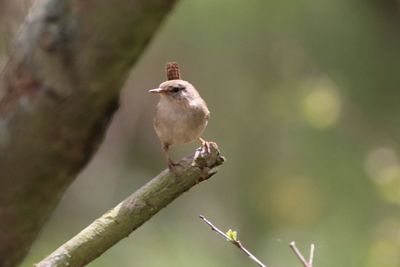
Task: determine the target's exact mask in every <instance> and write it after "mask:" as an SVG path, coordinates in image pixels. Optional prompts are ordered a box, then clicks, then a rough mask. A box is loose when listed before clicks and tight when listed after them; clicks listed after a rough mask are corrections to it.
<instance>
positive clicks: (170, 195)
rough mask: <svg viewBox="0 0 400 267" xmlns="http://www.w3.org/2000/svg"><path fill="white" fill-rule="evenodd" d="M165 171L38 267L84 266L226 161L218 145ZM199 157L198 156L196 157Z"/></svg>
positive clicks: (208, 176) (212, 144)
mask: <svg viewBox="0 0 400 267" xmlns="http://www.w3.org/2000/svg"><path fill="white" fill-rule="evenodd" d="M210 145H211V146H210V148H211V150H210V153H205V152H200V153H199V152H197V153H195V154H194V155H192V156H189V157H186V158H184V159H183V160H181V161H180V162H179V164H180V165H179V166H177V167H176V168H175V169H174V170H173V171H170V170H168V169H167V170H165V171H163V172H161V173H160V174H159V175H158V176H156V177H155V178H153V179H152V180H151V181H150V182H148V183H147V184H146V185H144V186H143V187H142V188H140V189H139V190H137V191H136V192H135V193H133V194H132V195H131V196H129V197H128V198H127V199H125V200H124V201H122V202H121V203H120V204H118V205H117V206H116V207H115V208H113V209H111V210H110V211H108V212H107V213H106V214H104V215H103V216H102V217H100V218H99V219H97V220H95V221H94V222H93V223H92V224H91V225H89V226H88V227H86V228H85V229H84V230H82V231H81V232H80V233H79V234H77V235H76V236H75V237H73V238H72V239H71V240H69V241H68V242H66V243H65V244H64V245H62V246H61V247H59V248H58V249H57V250H56V251H54V252H53V253H52V254H51V255H50V256H48V257H47V258H45V259H44V260H42V261H41V262H39V263H38V264H37V265H36V267H57V266H70V267H74V266H84V265H86V264H88V263H89V262H91V261H92V260H94V259H95V258H97V257H98V256H100V255H101V254H102V253H104V252H105V251H106V250H107V249H109V248H110V247H112V246H113V245H114V244H115V243H117V242H118V241H120V240H121V239H123V238H125V237H127V236H128V235H129V234H130V233H131V232H132V231H134V230H135V229H137V228H138V227H139V226H141V225H142V224H143V223H144V222H146V221H147V220H149V219H150V218H151V217H152V216H153V215H154V214H156V213H157V212H158V211H160V210H161V209H162V208H163V207H165V206H166V205H168V204H169V203H170V202H172V201H173V200H174V199H176V198H177V197H178V196H180V195H181V194H183V193H184V192H186V191H187V190H189V189H190V188H191V187H193V186H195V185H196V184H198V183H199V182H202V181H204V180H207V179H208V178H210V177H211V176H212V175H213V174H215V173H216V170H215V169H214V168H215V167H216V166H218V165H221V164H222V162H223V161H224V158H223V157H222V156H221V155H220V153H219V151H218V148H217V146H216V144H215V143H210ZM195 155H196V156H195Z"/></svg>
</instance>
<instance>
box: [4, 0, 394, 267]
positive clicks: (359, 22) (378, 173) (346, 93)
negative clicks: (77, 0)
mask: <svg viewBox="0 0 400 267" xmlns="http://www.w3.org/2000/svg"><path fill="white" fill-rule="evenodd" d="M17 2H18V1H16V2H15V3H17ZM26 2H27V1H22V2H21V1H19V2H18V3H19V4H18V5H16V6H14V7H12V8H10V7H8V9H5V7H4V6H3V13H2V15H1V16H2V19H1V20H2V28H1V30H2V33H3V36H5V38H4V39H5V40H7V38H8V37H9V36H12V32H13V31H14V29H15V28H16V27H15V25H16V24H15V23H16V22H18V21H19V20H20V19H21V18H22V17H23V15H24V12H26V10H27V8H25V7H26V5H27V4H26ZM399 7H400V4H399V2H398V1H396V0H363V1H360V0H303V1H294V0H286V1H278V0H270V1H262V0H259V1H255V0H254V1H228V0H221V1H211V0H183V1H180V2H179V3H178V5H177V7H176V9H175V10H174V12H173V13H172V14H171V15H170V16H169V18H168V19H167V20H166V21H165V23H164V25H163V26H162V28H161V29H160V30H159V32H158V34H157V35H156V36H155V38H154V39H153V40H152V42H151V44H150V45H149V47H148V48H147V50H146V52H145V53H144V54H143V56H142V58H141V59H140V61H139V62H138V63H137V64H136V65H135V66H134V68H133V69H132V73H131V76H130V78H129V80H128V81H127V82H126V85H125V87H124V89H123V91H122V94H121V99H120V102H121V108H120V110H119V111H118V113H117V114H116V115H115V117H114V119H113V122H112V125H111V126H110V128H109V130H108V133H107V136H106V138H105V140H104V142H103V144H102V146H101V147H100V149H99V151H98V153H97V155H96V156H95V157H94V158H93V160H92V161H91V163H90V164H89V165H88V166H87V167H86V169H85V170H84V171H83V172H82V174H81V175H80V176H79V177H78V179H77V180H76V181H75V183H74V184H73V185H72V186H71V187H70V188H69V190H68V192H67V194H66V195H65V196H64V198H63V200H62V202H61V204H60V205H59V207H58V208H57V210H56V212H55V213H54V214H53V216H52V217H51V219H50V220H49V222H48V223H47V226H46V227H45V228H44V229H43V231H42V232H41V234H40V237H39V239H38V240H37V242H36V243H35V245H34V246H33V247H32V250H31V253H30V255H29V257H28V258H27V259H26V261H25V262H24V263H23V264H22V266H23V267H25V266H26V267H27V266H32V264H33V263H34V262H37V261H39V260H40V259H42V258H43V257H44V256H46V255H47V254H49V253H50V252H52V251H53V250H54V249H55V248H57V247H58V246H59V245H61V244H62V243H64V242H65V241H66V240H68V239H69V238H70V237H72V236H73V235H75V234H76V233H78V232H79V231H80V230H81V229H83V228H84V227H85V226H86V225H88V224H89V223H91V222H92V221H93V220H94V219H95V218H97V217H99V216H100V215H101V214H102V213H104V212H105V211H107V210H108V209H110V208H111V207H113V206H115V205H116V204H117V203H118V202H120V201H121V200H122V199H124V198H125V197H126V196H128V195H129V194H130V193H131V192H133V191H135V190H136V189H138V188H139V187H140V186H141V185H143V184H144V183H145V182H147V181H148V180H149V179H150V178H151V177H152V176H154V175H156V174H157V173H158V172H159V171H160V170H161V169H163V168H164V167H165V162H164V158H163V153H162V152H161V149H160V144H159V141H158V139H157V137H156V135H155V133H154V130H153V128H152V118H153V115H154V111H155V105H156V102H157V99H156V97H154V96H153V95H150V94H148V93H147V89H150V88H154V87H156V86H158V84H159V83H161V82H162V81H163V80H164V79H165V77H164V64H165V62H167V61H171V60H174V61H175V60H176V61H178V62H179V63H180V65H181V69H182V75H183V78H184V79H187V80H189V81H191V82H192V83H193V84H194V85H195V86H196V87H197V88H198V90H199V91H200V93H201V94H202V96H203V98H204V99H205V100H206V101H207V103H208V105H209V108H210V110H211V113H212V114H211V120H210V123H209V125H208V128H207V130H206V132H205V134H204V138H205V139H207V140H213V141H216V142H217V143H218V144H219V146H220V148H221V150H222V152H223V154H224V155H225V156H226V158H227V159H228V160H227V162H226V163H225V164H224V165H223V166H222V167H221V168H220V170H219V173H218V174H217V175H216V176H214V177H213V178H212V179H210V180H209V181H207V182H205V183H202V184H200V185H198V186H196V187H195V188H193V189H192V190H191V191H190V192H189V193H186V194H185V195H183V196H182V197H180V198H179V199H177V201H175V202H174V203H173V204H171V205H170V206H168V207H167V208H165V209H164V210H163V211H162V212H160V213H159V214H157V215H156V216H155V217H154V218H153V219H152V220H150V221H149V222H148V223H146V224H145V225H143V226H142V227H141V228H139V229H138V230H137V231H135V232H134V233H133V234H131V235H130V236H129V238H127V239H125V240H123V241H122V242H120V243H119V244H117V245H116V246H115V247H113V248H112V249H110V250H109V251H108V252H107V253H105V254H104V255H103V256H101V257H100V258H99V259H97V260H96V261H94V262H93V263H91V264H90V265H89V266H93V267H95V266H97V267H103V266H146V267H153V266H154V267H155V266H164V267H167V266H174V267H175V266H194V267H196V266H199V267H200V266H255V265H254V263H253V262H251V261H250V260H249V259H248V258H246V256H245V255H242V253H241V252H240V251H238V250H237V249H236V248H235V247H233V246H232V245H230V244H228V243H227V242H225V241H224V240H223V239H221V238H220V237H219V236H217V235H216V234H215V233H213V232H211V231H210V229H209V228H208V227H207V226H206V225H205V224H203V223H202V222H201V221H200V220H199V219H198V215H199V214H203V215H205V216H206V217H207V218H209V219H210V220H211V221H213V222H214V223H215V224H216V225H217V226H219V227H221V228H222V229H224V230H227V229H228V228H232V229H235V230H238V232H239V239H240V240H241V241H242V242H243V243H244V244H245V245H246V246H247V247H248V248H249V249H250V250H251V251H252V252H253V253H254V254H255V255H256V256H258V257H259V258H260V259H261V260H262V261H263V262H264V263H266V264H267V265H268V266H272V267H283V266H301V265H300V263H299V262H298V260H297V259H296V258H295V257H294V256H293V254H292V252H291V251H290V249H289V248H288V243H289V242H290V241H292V240H295V241H296V242H297V244H298V245H299V247H300V249H301V250H302V251H304V253H305V254H307V251H308V248H309V244H310V243H311V242H313V243H315V244H316V255H315V264H314V266H315V267H318V266H324V267H330V266H332V267H333V266H335V267H336V266H351V267H353V266H354V267H356V266H363V267H397V266H400V209H399V205H400V161H399V160H400V159H399V153H400V120H399V114H400V104H399V102H400V91H399V88H398V87H399V84H400V73H399V70H400V49H399V47H400V8H399ZM5 10H7V12H5ZM21 10H22V11H21ZM6 21H8V23H9V24H7V23H5V22H6ZM6 43H7V42H5V41H4V42H2V45H0V49H1V51H2V54H3V62H4V58H5V57H4V55H5V54H7V45H5V44H6ZM0 61H1V60H0ZM196 145H197V144H192V145H187V146H183V147H180V148H177V149H174V152H173V154H174V158H179V157H181V156H183V155H185V154H188V153H191V152H192V151H193V149H194V148H195V147H196Z"/></svg>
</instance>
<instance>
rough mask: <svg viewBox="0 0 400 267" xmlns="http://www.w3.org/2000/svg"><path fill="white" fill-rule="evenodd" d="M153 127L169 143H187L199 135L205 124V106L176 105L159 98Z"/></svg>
mask: <svg viewBox="0 0 400 267" xmlns="http://www.w3.org/2000/svg"><path fill="white" fill-rule="evenodd" d="M156 112H157V114H156V116H155V119H154V128H155V130H156V133H157V135H158V137H159V138H160V140H161V141H162V142H163V143H168V144H170V145H177V144H185V143H189V142H191V141H193V140H195V139H197V138H198V137H200V135H201V133H202V132H203V130H204V128H205V127H206V125H207V122H208V117H209V111H208V109H207V106H205V105H199V104H196V103H192V105H190V106H183V105H178V104H175V103H171V102H170V101H167V100H166V101H163V100H161V101H160V102H159V104H158V105H157V111H156Z"/></svg>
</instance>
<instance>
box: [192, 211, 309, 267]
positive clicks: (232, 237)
mask: <svg viewBox="0 0 400 267" xmlns="http://www.w3.org/2000/svg"><path fill="white" fill-rule="evenodd" d="M199 217H200V219H201V220H202V221H203V222H205V223H206V224H207V225H208V226H210V227H211V230H213V231H214V232H216V233H218V234H219V235H220V236H222V237H224V238H225V239H226V241H228V242H230V243H231V244H233V245H235V246H236V247H237V248H239V249H240V250H241V251H243V252H244V253H245V254H246V255H247V256H248V257H249V258H250V259H251V260H252V261H254V262H255V263H256V264H257V265H258V266H260V267H266V265H265V264H264V263H262V262H261V261H260V260H259V259H257V258H256V257H255V256H254V255H253V254H252V253H250V251H248V250H247V249H246V248H245V247H244V246H243V245H242V243H241V242H240V241H239V240H238V239H237V232H236V231H232V230H231V229H229V231H228V232H227V233H224V232H223V231H221V230H220V229H219V228H218V227H216V226H215V225H214V224H213V223H212V222H210V221H209V220H207V219H206V218H205V217H204V216H203V215H200V216H199ZM289 246H290V248H291V249H292V250H293V252H294V254H295V255H296V257H297V258H298V259H299V260H300V262H301V263H302V264H303V266H304V267H313V260H314V250H315V245H314V244H311V247H310V256H309V260H308V261H307V260H306V259H305V258H304V256H303V254H301V252H300V250H299V249H298V248H297V247H296V243H295V242H294V241H292V242H290V244H289Z"/></svg>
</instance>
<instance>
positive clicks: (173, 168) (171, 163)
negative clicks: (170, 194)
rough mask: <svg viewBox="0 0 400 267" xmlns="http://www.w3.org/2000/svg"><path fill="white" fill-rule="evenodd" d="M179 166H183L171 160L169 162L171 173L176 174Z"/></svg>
mask: <svg viewBox="0 0 400 267" xmlns="http://www.w3.org/2000/svg"><path fill="white" fill-rule="evenodd" d="M178 166H182V164H181V163H179V162H174V161H172V160H170V159H169V160H168V169H169V170H170V171H172V172H174V171H175V169H176V167H178Z"/></svg>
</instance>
